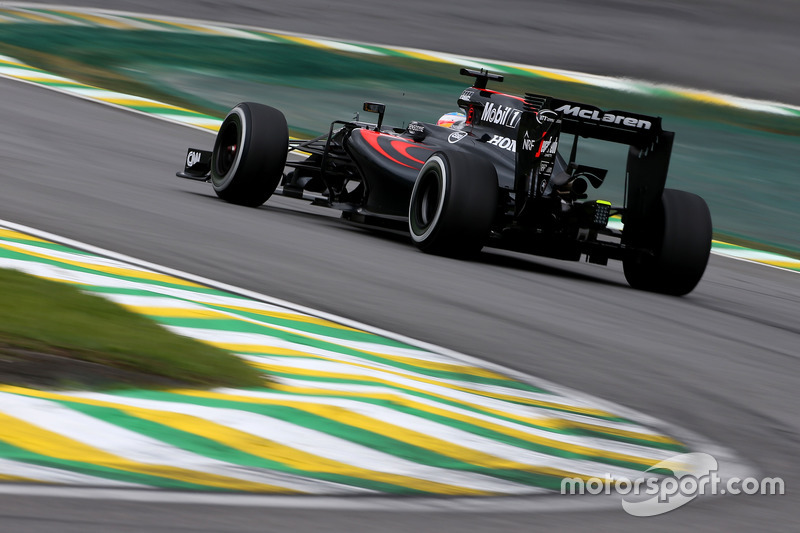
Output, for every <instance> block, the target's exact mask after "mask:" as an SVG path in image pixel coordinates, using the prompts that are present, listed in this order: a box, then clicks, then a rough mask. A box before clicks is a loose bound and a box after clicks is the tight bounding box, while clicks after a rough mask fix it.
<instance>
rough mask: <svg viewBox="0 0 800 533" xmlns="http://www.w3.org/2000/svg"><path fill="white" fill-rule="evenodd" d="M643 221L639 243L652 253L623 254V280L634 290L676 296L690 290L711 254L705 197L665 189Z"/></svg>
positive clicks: (695, 284)
mask: <svg viewBox="0 0 800 533" xmlns="http://www.w3.org/2000/svg"><path fill="white" fill-rule="evenodd" d="M646 224H647V226H646V227H645V228H644V231H642V232H641V234H643V235H645V236H646V237H645V242H642V243H641V246H642V247H644V248H649V249H651V250H652V251H653V255H636V256H629V257H626V258H625V259H624V260H623V263H622V265H623V269H624V271H625V279H626V280H628V283H629V284H630V285H631V287H634V288H636V289H641V290H646V291H652V292H660V293H664V294H671V295H675V296H682V295H684V294H688V293H690V292H691V291H692V290H693V289H694V288H695V286H697V283H698V282H699V281H700V278H702V277H703V273H704V272H705V270H706V265H707V264H708V257H709V255H710V253H711V238H712V237H711V234H712V226H711V213H710V211H709V209H708V205H706V202H705V200H703V199H702V198H701V197H699V196H697V195H696V194H692V193H689V192H685V191H679V190H675V189H665V190H664V193H663V195H662V196H661V205H660V206H659V209H658V211H657V212H656V213H653V216H652V217H650V218H649V219H648V220H647V222H646ZM637 229H640V228H637Z"/></svg>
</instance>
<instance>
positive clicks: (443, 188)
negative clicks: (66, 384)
mask: <svg viewBox="0 0 800 533" xmlns="http://www.w3.org/2000/svg"><path fill="white" fill-rule="evenodd" d="M434 165H436V166H437V167H438V169H437V170H438V172H437V175H438V176H439V180H440V184H439V190H440V194H439V203H438V205H437V206H436V213H435V214H434V215H433V219H432V220H431V221H430V223H429V224H428V227H427V229H426V230H425V231H424V232H423V233H422V234H418V233H417V232H416V231H414V218H413V214H412V211H413V209H414V203H415V197H416V194H417V189H418V188H419V186H420V182H421V181H422V179H420V178H426V174H427V173H428V171H429V169H430V167H432V166H434ZM426 179H430V178H426ZM447 180H448V176H447V165H446V163H445V161H444V159H442V157H441V156H440V155H438V154H434V155H432V156H431V157H429V158H428V160H427V161H425V164H424V165H423V166H422V169H421V170H420V172H419V177H418V178H417V181H415V182H414V189H413V190H412V191H411V198H412V201H411V203H410V204H409V207H408V228H409V232H410V233H411V238H412V239H413V240H414V242H425V240H427V239H428V237H430V235H431V233H433V232H434V231H435V230H436V228H437V225H438V223H439V218H440V217H441V215H442V211H443V210H444V201H445V195H446V194H447Z"/></svg>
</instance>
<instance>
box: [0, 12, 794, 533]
mask: <svg viewBox="0 0 800 533" xmlns="http://www.w3.org/2000/svg"><path fill="white" fill-rule="evenodd" d="M133 4H135V5H133ZM188 4H189V3H188V2H187V3H186V5H188ZM313 4H314V2H307V3H303V4H302V6H304V7H303V9H306V8H308V9H310V6H312V5H313ZM344 4H345V7H348V6H349V8H350V9H351V20H352V21H353V22H352V24H354V25H355V24H356V23H357V24H358V26H359V27H364V26H369V24H370V23H373V24H374V23H376V22H375V21H372V20H368V19H367V18H364V19H358V18H357V15H356V14H355V7H354V4H353V5H350V4H347V3H344ZM578 4H582V3H581V2H574V3H573V5H578ZM103 5H104V7H110V6H109V3H106V2H104V3H103ZM174 5H178V6H179V5H180V3H175V4H174ZM231 5H233V6H236V7H233V8H230V6H231ZM253 5H256V4H255V3H253ZM404 5H405V6H408V5H409V3H405V4H404ZM410 5H412V6H413V5H414V2H411V4H410ZM493 5H494V4H493ZM499 5H501V4H498V6H499ZM520 5H522V4H520ZM588 5H590V4H588V3H587V6H588ZM614 5H625V4H614ZM662 5H664V4H662ZM669 5H672V6H677V5H680V4H679V3H673V4H669ZM761 5H769V3H767V4H763V3H762V4H761ZM787 5H788V4H787ZM172 6H173V4H170V5H169V6H163V5H162V6H160V8H161V9H159V6H155V5H153V6H150V5H148V3H147V2H141V3H134V2H118V3H113V7H116V8H120V9H131V10H136V11H152V12H158V13H166V14H170V13H169V12H168V10H172V11H174V10H175V9H176V8H175V7H172ZM214 6H217V8H218V7H219V5H218V4H217V3H200V4H198V5H196V6H194V7H192V8H191V9H184V10H182V11H181V12H179V13H172V14H182V15H186V16H192V17H199V18H203V17H208V18H213V17H214V16H215V14H214V13H212V11H213V9H212V8H213V7H214ZM775 6H776V8H777V7H778V4H775ZM790 7H791V6H790ZM228 8H229V9H232V11H229V12H228V13H223V14H222V15H224V16H223V18H227V20H231V21H234V22H236V21H237V17H238V18H239V19H242V20H238V21H239V22H248V23H257V24H258V25H262V26H272V27H276V26H279V25H281V24H279V22H281V21H286V20H289V18H288V15H290V14H292V12H293V11H294V10H299V9H301V8H300V7H298V6H297V5H296V7H294V8H290V7H281V8H280V9H279V11H281V13H283V15H282V16H281V17H278V16H275V17H271V16H268V13H267V11H268V9H267V8H257V9H256V8H251V10H250V11H248V9H246V8H245V6H242V4H235V3H234V4H228ZM406 8H408V7H406ZM406 8H404V9H406ZM252 9H255V11H253V10H252ZM270 9H272V8H270ZM276 9H277V8H276ZM430 9H434V8H433V7H431V8H430ZM494 9H495V10H498V11H499V7H495V8H494ZM520 9H521V7H520ZM664 10H666V8H663V9H660V11H664ZM448 11H450V10H448ZM453 11H454V12H455V10H453ZM487 11H488V8H480V9H478V10H477V13H486V17H488V16H489V13H487ZM232 13H233V14H232ZM492 13H494V11H492ZM662 14H663V13H662ZM219 15H220V14H219V13H217V14H216V16H219ZM262 16H263V18H259V17H262ZM331 16H332V17H333V16H334V15H333V14H331ZM494 16H495V17H497V18H496V20H497V22H498V23H499V22H500V17H499V12H498V13H497V14H495V15H494ZM663 16H664V17H665V21H666V22H665V23H664V24H665V25H667V24H669V23H674V22H675V21H676V20H680V18H679V17H677V18H675V17H673V18H670V17H668V16H667V15H663ZM364 17H368V14H365V15H364ZM475 17H476V18H478V17H479V15H478V14H476V15H475ZM336 18H337V19H338V15H336ZM776 18H779V17H777V15H776ZM243 19H247V20H243ZM509 20H513V19H509ZM331 23H332V24H333V21H332V22H331ZM295 24H297V22H296V21H295ZM442 24H443V25H445V26H446V24H447V23H446V22H443V23H442ZM509 24H510V23H509ZM298 26H299V24H298ZM283 28H284V29H298V30H303V31H308V32H312V33H314V32H316V33H323V34H328V35H333V34H334V32H332V31H328V32H324V31H323V30H324V27H323V26H322V25H320V24H318V25H317V26H316V27H308V28H300V27H297V28H292V27H288V25H285V24H284V25H283ZM495 28H497V26H496V27H495ZM348 31H349V30H348ZM415 35H416V33H408V32H406V37H407V39H409V40H413V39H414V36H415ZM342 36H344V35H342ZM386 37H387V38H384V39H378V38H377V37H374V38H373V37H370V36H369V35H364V36H363V37H362V38H363V39H364V40H380V41H381V42H389V41H391V39H389V37H391V35H390V34H388V32H387V36H386ZM399 37H400V36H396V38H399ZM441 39H442V42H441V43H440V44H445V43H447V42H448V41H449V39H450V37H449V36H448V35H447V34H445V35H444V36H441ZM395 44H413V45H417V46H425V47H431V48H439V49H442V48H445V47H444V46H438V47H437V46H435V44H436V43H431V44H425V43H421V42H419V43H418V42H409V41H408V40H407V41H406V42H403V43H395ZM462 51H463V52H466V53H473V54H475V55H493V54H481V53H480V51H478V50H462ZM588 53H589V52H587V54H588ZM592 53H599V52H596V51H592ZM512 59H513V58H512ZM540 63H541V62H540ZM561 66H569V65H561ZM609 72H613V70H612V69H609ZM730 75H733V74H730ZM642 77H643V76H642ZM678 81H680V80H678ZM0 94H2V95H3V97H2V99H0V125H1V126H0V160H2V165H0V183H2V184H3V189H2V190H3V194H2V195H1V196H0V217H2V218H4V219H7V220H12V221H15V222H18V223H22V224H27V225H31V226H35V227H37V228H40V229H42V230H45V231H51V232H54V233H57V234H61V235H64V236H66V237H69V238H73V239H78V240H82V241H86V242H90V243H92V244H94V245H97V246H101V247H104V248H108V249H112V250H115V251H118V252H121V253H124V254H129V255H132V256H135V257H139V258H141V259H144V260H148V261H153V262H157V263H161V264H164V265H167V266H170V267H173V268H178V269H182V270H185V271H188V272H192V273H195V274H198V275H202V276H206V277H209V278H212V279H217V280H219V281H222V282H226V283H230V284H234V285H238V286H241V287H244V288H247V289H251V290H256V291H259V292H265V293H267V294H270V295H272V296H275V297H278V298H284V299H287V300H291V301H294V302H296V303H298V304H301V305H308V306H312V307H316V308H318V309H321V310H323V311H327V312H334V313H338V314H341V315H344V316H347V317H349V318H353V319H356V320H360V321H363V322H366V323H369V324H372V325H375V326H377V327H381V328H385V329H389V330H393V331H396V332H398V333H401V334H406V335H409V336H412V337H415V338H419V339H421V340H424V341H428V342H433V343H435V344H439V345H443V346H446V347H449V348H453V349H456V350H460V351H462V352H465V353H468V354H470V355H475V356H478V357H482V358H485V359H488V360H491V361H495V362H498V363H501V364H504V365H508V366H511V367H513V368H516V369H519V370H522V371H525V372H529V373H531V374H534V375H537V376H540V377H543V378H546V379H549V380H552V381H554V382H557V383H560V384H563V385H566V386H569V387H572V388H575V389H580V390H584V391H586V392H588V393H590V394H593V395H596V396H600V397H602V398H605V399H608V400H612V401H615V402H618V403H620V404H623V405H626V406H630V407H634V408H636V409H639V410H641V411H643V412H645V413H647V414H650V415H654V416H657V417H659V418H661V419H663V420H666V421H668V422H672V423H675V424H678V425H680V426H683V427H685V428H688V429H690V430H693V431H696V432H698V433H701V434H702V435H704V436H705V437H707V438H709V439H711V440H713V441H715V442H718V443H721V444H724V445H726V446H728V447H730V448H732V449H733V450H735V451H736V452H737V453H738V454H739V455H740V456H742V457H743V458H745V459H747V460H748V461H750V462H751V463H752V464H754V465H755V466H756V467H757V468H758V469H759V471H760V475H762V476H781V477H782V478H783V479H784V480H785V483H786V486H787V495H785V496H765V497H761V496H738V497H724V498H716V499H704V500H697V501H694V502H692V503H691V504H689V505H688V506H686V507H684V508H681V509H679V510H676V511H673V512H671V513H669V514H667V515H664V516H661V517H656V518H647V519H636V518H632V517H629V516H628V515H626V514H625V513H624V512H623V511H622V510H621V509H616V508H615V509H610V510H607V511H586V512H550V513H541V514H540V513H537V514H532V513H525V512H519V513H514V512H509V511H508V510H507V509H504V510H503V511H502V512H498V513H492V512H485V513H474V514H473V513H464V512H459V511H453V512H438V513H409V512H406V513H402V514H400V513H393V512H376V511H372V512H367V511H358V512H357V511H345V510H331V509H324V510H311V509H293V508H285V509H281V508H267V509H259V508H247V507H224V506H212V505H209V506H195V505H182V504H167V503H164V504H143V503H133V502H127V503H126V502H96V501H91V500H78V499H68V498H67V499H62V498H52V499H51V498H41V497H23V496H8V495H3V496H2V498H0V530H2V531H6V530H7V531H15V532H32V533H34V532H35V533H38V532H45V531H48V532H49V531H59V532H63V533H71V532H78V531H80V532H89V533H94V532H101V531H102V532H112V533H127V532H134V531H136V532H138V531H194V532H212V531H213V532H228V531H230V532H234V531H236V532H249V531H253V532H256V531H258V532H263V531H278V530H291V531H298V532H306V531H308V532H318V531H345V530H351V531H390V532H404V533H405V532H407V531H414V530H418V531H433V530H437V531H441V532H449V531H487V532H488V531H507V530H508V531H531V530H544V529H553V528H560V529H562V530H564V531H581V530H587V531H588V530H592V531H611V530H615V531H623V532H625V531H631V532H632V531H640V530H646V531H671V530H676V529H690V528H691V530H694V531H720V530H727V531H752V530H761V531H786V530H789V529H791V528H792V527H795V524H796V523H797V522H798V519H800V511H798V510H797V507H796V504H795V501H794V498H793V497H792V494H793V493H794V492H795V491H796V487H798V486H800V485H798V484H800V466H798V462H797V453H796V451H797V444H796V442H797V438H798V434H800V415H798V413H797V410H796V406H797V396H798V395H797V383H798V378H800V372H798V348H797V347H798V341H799V340H800V326H799V325H798V324H800V320H798V318H800V311H799V310H800V278H798V276H797V275H796V274H792V273H789V272H785V271H781V270H777V269H771V268H767V267H762V266H756V265H752V264H748V263H743V262H737V261H733V260H729V259H723V258H718V257H712V259H711V263H710V266H709V269H708V271H707V273H706V276H705V278H704V280H703V281H702V282H701V284H700V285H699V287H698V288H697V289H696V290H695V291H694V292H693V293H692V294H691V295H689V296H688V297H685V298H670V297H664V296H659V295H653V294H648V293H643V292H638V291H634V290H632V289H629V288H628V287H627V285H626V284H625V282H624V279H623V276H622V272H621V269H620V268H619V266H618V265H615V264H611V265H609V266H608V267H600V266H595V265H588V264H571V263H562V262H557V261H550V260H544V259H538V258H531V257H525V256H519V255H514V254H506V253H499V252H491V253H484V254H483V256H482V257H481V259H480V260H478V261H475V262H461V261H454V260H448V259H444V258H438V257H431V256H427V255H424V254H421V253H419V252H417V251H416V250H415V249H414V248H413V247H412V246H411V245H410V244H409V243H408V242H407V240H406V239H402V238H396V237H393V236H386V235H382V234H376V233H373V232H370V231H365V230H362V229H360V228H356V227H352V226H348V225H344V224H343V223H341V222H340V221H339V220H338V219H337V218H334V217H332V216H331V215H332V214H333V213H331V212H328V211H325V210H319V209H316V208H310V207H308V206H306V205H305V204H303V203H301V202H297V201H293V200H286V199H273V200H270V202H268V203H267V204H266V205H265V206H263V207H261V208H259V209H246V208H241V207H236V206H232V205H229V204H226V203H224V202H221V201H219V200H217V199H216V198H215V197H214V196H213V191H212V190H211V189H210V188H209V187H208V186H205V185H203V184H195V183H191V182H188V181H182V180H178V179H177V178H174V177H173V174H174V171H175V170H177V169H178V168H179V167H180V166H181V165H182V160H183V156H184V154H185V149H186V147H187V146H190V145H191V146H197V147H202V146H209V145H210V144H211V142H212V140H213V137H212V136H211V135H209V134H207V133H203V132H199V131H195V130H191V129H188V128H185V127H181V126H177V125H172V124H167V123H163V122H159V121H155V120H152V119H149V118H147V117H142V116H137V115H135V114H131V113H129V112H125V111H120V110H115V109H111V108H108V107H103V106H100V105H98V104H95V103H91V102H85V101H81V100H77V99H75V98H72V97H68V96H64V95H60V94H56V93H53V92H50V91H47V90H45V89H42V88H37V87H31V86H28V85H25V84H22V83H19V82H13V81H7V80H0ZM787 94H788V93H787ZM748 96H758V94H752V93H751V94H748Z"/></svg>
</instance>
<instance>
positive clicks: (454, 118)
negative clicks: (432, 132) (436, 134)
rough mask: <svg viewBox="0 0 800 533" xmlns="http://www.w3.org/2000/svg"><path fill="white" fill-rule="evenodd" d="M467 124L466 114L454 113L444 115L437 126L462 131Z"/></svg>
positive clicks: (437, 122)
mask: <svg viewBox="0 0 800 533" xmlns="http://www.w3.org/2000/svg"><path fill="white" fill-rule="evenodd" d="M466 122H467V116H466V115H465V114H464V113H460V112H458V111H453V112H452V113H445V114H444V115H442V116H441V117H440V118H439V120H437V121H436V125H437V126H442V127H445V128H452V129H454V130H460V129H461V128H463V127H464V124H465V123H466Z"/></svg>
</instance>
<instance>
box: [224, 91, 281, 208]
mask: <svg viewBox="0 0 800 533" xmlns="http://www.w3.org/2000/svg"><path fill="white" fill-rule="evenodd" d="M288 149H289V128H288V126H287V124H286V118H285V117H284V116H283V113H281V112H280V111H278V110H277V109H275V108H272V107H269V106H266V105H262V104H255V103H252V102H243V103H240V104H238V105H237V106H236V107H234V108H233V109H231V111H230V112H229V113H228V116H227V117H225V120H224V121H223V122H222V126H220V128H219V133H217V139H216V141H215V142H214V151H213V152H212V154H211V184H212V185H213V187H214V192H216V193H217V196H219V197H220V198H222V199H223V200H225V201H227V202H230V203H232V204H237V205H243V206H247V207H258V206H260V205H261V204H263V203H264V202H266V201H267V200H268V199H269V197H270V196H271V195H272V193H273V192H275V187H277V186H278V183H279V182H280V180H281V177H282V176H283V169H284V167H285V166H286V156H287V154H288Z"/></svg>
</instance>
